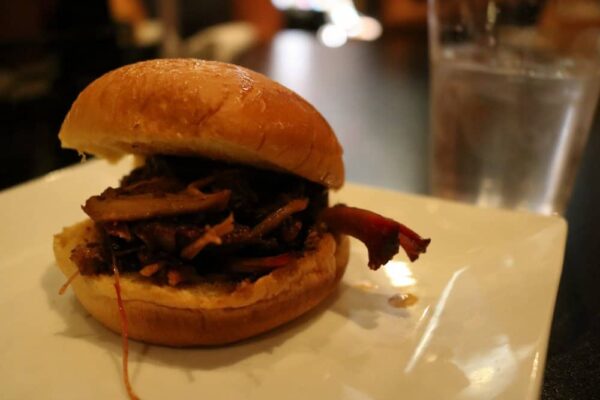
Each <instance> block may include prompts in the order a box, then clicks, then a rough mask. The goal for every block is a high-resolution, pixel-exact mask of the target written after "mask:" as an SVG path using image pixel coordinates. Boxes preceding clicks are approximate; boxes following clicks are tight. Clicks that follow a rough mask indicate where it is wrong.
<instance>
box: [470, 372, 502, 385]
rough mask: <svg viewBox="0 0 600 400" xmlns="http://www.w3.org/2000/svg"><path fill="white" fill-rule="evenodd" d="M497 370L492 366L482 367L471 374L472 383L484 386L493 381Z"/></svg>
mask: <svg viewBox="0 0 600 400" xmlns="http://www.w3.org/2000/svg"><path fill="white" fill-rule="evenodd" d="M495 372H496V371H495V370H494V368H492V367H482V368H479V369H476V370H475V371H473V372H471V373H470V374H469V380H470V381H471V385H474V386H484V385H486V384H487V383H489V382H491V381H492V378H493V377H494V373H495Z"/></svg>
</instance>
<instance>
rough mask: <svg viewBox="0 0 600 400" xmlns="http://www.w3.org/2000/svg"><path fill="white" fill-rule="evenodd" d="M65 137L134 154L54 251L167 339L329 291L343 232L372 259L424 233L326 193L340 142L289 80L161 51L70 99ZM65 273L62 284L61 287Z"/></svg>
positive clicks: (85, 296) (94, 311)
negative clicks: (116, 180) (130, 166)
mask: <svg viewBox="0 0 600 400" xmlns="http://www.w3.org/2000/svg"><path fill="white" fill-rule="evenodd" d="M59 138H60V141H61V144H62V146H63V147H65V148H69V149H75V150H77V151H78V152H80V153H82V154H91V155H94V156H97V157H101V158H105V159H108V160H116V159H119V158H120V157H122V156H124V155H128V154H133V155H135V159H136V165H135V167H134V168H133V169H132V171H131V172H130V173H129V174H127V175H126V176H124V177H123V178H122V179H121V180H120V183H119V185H118V186H115V187H109V188H106V189H105V190H104V191H103V192H101V193H96V194H94V195H92V196H91V197H89V198H88V199H87V200H86V201H85V203H84V204H83V207H82V208H83V211H84V212H85V213H86V214H87V216H88V217H89V218H87V219H86V220H85V221H83V222H80V223H78V224H76V225H74V226H70V227H67V228H64V230H63V231H62V232H61V233H58V234H57V235H56V236H55V237H54V252H55V256H56V260H57V265H58V267H59V268H60V270H61V271H62V272H63V273H64V275H65V276H66V277H67V278H69V279H68V284H69V285H70V287H71V288H72V289H73V291H74V293H75V295H76V297H77V299H78V300H79V302H80V303H81V304H82V305H83V307H84V308H85V309H86V310H87V311H88V312H89V313H90V314H91V315H92V316H93V317H94V318H95V319H97V320H98V321H100V322H101V323H102V324H103V325H105V326H106V327H107V328H109V329H111V330H113V331H115V332H117V333H120V334H122V335H123V337H124V340H126V339H127V338H133V339H136V340H140V341H143V342H147V343H153V344H159V345H167V346H178V347H180V346H198V345H223V344H227V343H232V342H236V341H239V340H242V339H246V338H249V337H252V336H255V335H258V334H260V333H262V332H265V331H268V330H271V329H273V328H275V327H277V326H280V325H282V324H284V323H286V322H288V321H290V320H292V319H294V318H296V317H298V316H300V315H302V314H304V313H306V312H307V311H309V310H311V309H312V308H314V307H315V306H316V305H318V304H319V303H321V302H322V301H323V300H324V299H325V298H327V297H328V296H329V295H330V294H331V293H332V292H333V291H334V290H335V288H336V286H337V285H338V283H339V281H340V279H341V278H342V276H343V274H344V271H345V268H346V265H347V263H348V257H349V241H348V235H350V236H354V237H356V238H358V239H359V240H361V241H362V242H363V243H365V245H366V246H367V248H368V252H369V263H368V266H369V267H370V268H372V269H377V268H378V267H379V266H381V265H383V264H385V263H386V262H387V261H388V260H390V259H391V258H392V257H393V256H394V255H395V254H396V253H397V252H398V250H399V248H400V247H402V248H403V249H404V250H405V251H406V253H407V255H408V257H409V258H410V259H411V260H415V259H416V258H417V257H418V256H419V254H421V253H424V252H425V251H426V249H427V246H428V244H429V239H423V238H421V237H420V236H419V235H418V234H416V233H415V232H413V231H412V230H410V229H409V228H407V227H406V226H404V225H402V224H400V223H398V222H396V221H393V220H391V219H388V218H385V217H383V216H380V215H377V214H375V213H373V212H370V211H367V210H362V209H358V208H354V207H351V206H346V205H342V204H337V205H332V204H329V199H328V191H329V190H335V189H339V188H340V187H341V186H342V185H343V183H344V165H343V161H342V148H341V146H340V144H339V142H338V140H337V138H336V136H335V134H334V132H333V131H332V129H331V127H330V126H329V125H328V123H327V122H326V121H325V119H324V118H323V117H322V116H321V115H320V114H319V112H318V111H317V110H316V109H315V108H314V107H313V106H311V105H310V104H309V103H308V102H306V101H305V100H304V99H302V98H301V97H300V96H298V95H297V94H295V93H294V92H292V91H291V90H289V89H287V88H285V87H283V86H281V85H280V84H278V83H276V82H274V81H272V80H270V79H268V78H267V77H265V76H263V75H261V74H258V73H256V72H253V71H250V70H248V69H245V68H242V67H239V66H236V65H231V64H226V63H220V62H211V61H202V60H192V59H162V60H151V61H145V62H140V63H136V64H132V65H128V66H124V67H121V68H119V69H116V70H114V71H111V72H109V73H107V74H105V75H103V76H102V77H100V78H99V79H97V80H96V81H94V82H93V83H91V84H90V85H89V86H88V87H87V88H86V89H85V90H83V92H81V94H80V95H79V96H78V98H77V99H76V101H75V102H74V103H73V105H72V107H71V109H70V111H69V112H68V114H67V116H66V118H65V120H64V122H63V124H62V127H61V130H60V133H59ZM65 287H66V286H65Z"/></svg>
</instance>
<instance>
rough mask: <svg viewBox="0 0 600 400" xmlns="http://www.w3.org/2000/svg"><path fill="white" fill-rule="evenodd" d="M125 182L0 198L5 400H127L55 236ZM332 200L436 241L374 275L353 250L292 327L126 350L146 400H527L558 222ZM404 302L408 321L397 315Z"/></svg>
mask: <svg viewBox="0 0 600 400" xmlns="http://www.w3.org/2000/svg"><path fill="white" fill-rule="evenodd" d="M128 169H129V164H128V163H127V162H126V161H123V162H121V163H119V164H117V165H115V166H109V165H108V164H106V163H104V162H98V161H94V162H89V163H86V164H85V165H81V166H76V167H72V168H69V169H65V170H62V171H58V172H56V173H52V174H50V175H48V176H46V177H44V178H42V179H39V180H36V181H33V182H30V183H27V184H24V185H21V186H19V187H16V188H14V189H11V190H8V191H5V192H2V193H1V194H0V210H1V215H2V219H1V220H2V224H1V225H0V247H1V251H0V271H1V277H2V280H1V282H2V284H1V285H2V287H1V290H0V320H1V321H2V328H0V357H1V359H2V362H1V363H0V387H2V395H1V396H2V398H4V399H33V398H54V399H116V398H125V397H126V394H125V391H124V389H123V386H122V380H121V365H120V360H121V340H120V337H119V336H118V335H115V334H113V333H111V332H109V331H107V330H106V329H104V328H103V327H102V326H101V325H99V324H98V323H96V322H95V321H94V320H93V319H91V318H90V317H89V316H88V315H87V314H86V312H85V311H84V310H83V309H82V308H81V307H80V306H79V304H78V303H77V302H76V300H75V298H74V296H73V295H72V293H70V292H68V293H67V294H66V295H64V296H59V295H58V294H57V292H58V289H59V288H60V286H61V285H62V284H63V283H64V280H65V279H64V278H63V276H62V274H61V273H60V272H59V271H58V269H57V268H56V266H55V263H54V258H53V255H52V250H51V243H52V235H53V234H54V233H56V232H58V231H60V229H61V228H62V227H63V226H65V225H70V224H71V223H74V222H76V221H78V220H80V219H82V218H83V217H84V215H83V213H82V211H81V210H80V207H79V206H80V204H82V203H83V202H84V200H85V199H86V198H87V197H88V196H90V195H92V194H95V193H98V192H99V191H101V190H102V189H104V188H105V187H106V186H108V185H114V184H116V182H117V181H118V178H119V177H120V176H121V175H122V174H123V173H124V172H125V171H127V170H128ZM333 197H334V200H335V201H339V202H344V203H347V204H351V205H355V206H357V207H365V208H369V209H371V210H374V211H377V212H379V213H382V214H384V215H387V216H390V217H392V218H395V219H397V220H398V221H401V222H403V223H405V224H406V225H408V226H410V227H412V228H414V229H415V230H416V231H417V232H419V233H421V234H423V235H426V236H429V237H431V238H432V244H431V246H430V250H429V252H428V253H427V254H426V255H424V256H422V257H421V259H420V260H419V261H418V262H417V263H415V264H409V263H407V262H406V259H405V257H403V255H401V256H398V258H397V259H396V260H394V261H392V262H390V263H389V264H388V265H386V266H385V267H383V268H382V269H380V270H379V271H377V272H373V271H370V270H369V269H368V268H367V265H366V264H367V257H366V251H365V249H364V248H363V246H362V245H361V244H360V243H358V242H353V247H352V253H351V261H350V265H349V267H348V271H347V274H346V276H345V277H344V280H343V283H342V285H341V287H340V290H339V291H338V293H337V294H336V295H335V296H334V297H333V298H332V299H330V300H328V301H326V304H323V305H322V306H320V307H318V309H316V310H314V311H313V312H311V313H309V314H308V315H306V316H304V317H302V318H300V319H299V320H297V321H294V322H292V323H291V324H288V325H286V326H285V327H283V328H281V329H278V330H276V331H274V332H271V333H268V334H266V335H263V336H261V337H258V338H256V339H253V340H249V341H246V342H243V343H240V344H236V345H233V346H227V347H221V348H208V349H206V348H200V349H187V350H181V349H171V348H164V347H157V346H148V345H144V344H140V343H135V342H131V345H130V372H131V379H132V383H133V387H134V389H135V390H136V392H137V393H138V394H139V395H140V396H141V397H142V398H143V399H166V398H172V399H180V398H205V399H211V400H217V399H241V398H244V399H284V398H285V399H303V400H304V399H311V398H312V399H317V398H318V399H398V398H406V399H416V398H419V399H442V398H443V399H491V398H495V399H498V398H502V399H534V398H537V397H538V396H539V391H540V384H541V379H542V372H543V370H544V361H545V354H546V346H547V342H548V334H549V327H550V322H551V318H552V311H553V306H554V300H555V296H556V290H557V285H558V281H559V277H560V272H561V266H562V260H563V252H564V245H565V237H566V224H565V222H564V221H563V220H562V219H560V218H548V217H540V216H535V215H531V214H526V213H513V212H507V211H494V210H484V209H478V208H473V207H469V206H465V205H459V204H453V203H448V202H444V201H440V200H436V199H430V198H426V197H416V196H408V195H404V194H400V193H395V192H391V191H383V190H379V189H373V188H367V187H361V186H355V185H351V184H349V185H347V186H346V187H345V188H344V189H343V190H342V191H340V192H339V193H336V194H334V196H333ZM398 293H403V294H405V293H410V294H413V295H415V296H417V298H418V301H417V303H416V304H415V305H413V306H411V307H408V308H394V307H392V306H391V305H390V304H389V303H388V299H389V298H390V297H392V296H393V295H395V294H398Z"/></svg>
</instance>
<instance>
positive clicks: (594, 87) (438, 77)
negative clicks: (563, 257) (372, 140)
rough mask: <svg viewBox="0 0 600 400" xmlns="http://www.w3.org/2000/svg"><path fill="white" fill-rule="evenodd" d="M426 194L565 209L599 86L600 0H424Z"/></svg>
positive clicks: (508, 205)
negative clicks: (426, 38)
mask: <svg viewBox="0 0 600 400" xmlns="http://www.w3.org/2000/svg"><path fill="white" fill-rule="evenodd" d="M429 41H430V43H429V46H430V59H431V78H432V81H431V82H432V85H431V110H430V118H431V121H430V126H431V154H430V157H431V163H430V167H431V169H430V189H431V192H432V194H433V195H436V196H439V197H445V198H451V199H455V200H459V201H465V202H470V203H475V204H478V205H482V206H493V207H503V208H512V209H527V210H530V211H534V212H539V213H543V214H552V213H563V212H564V210H565V208H566V205H567V203H568V199H569V196H570V193H571V190H572V186H573V182H574V180H575V175H576V171H577V168H578V164H579V159H580V157H581V154H582V151H583V149H584V147H585V143H586V140H587V137H588V134H589V130H590V126H591V123H592V120H593V117H594V112H595V109H596V102H597V99H598V91H599V89H600V0H594V1H592V0H564V1H557V0H495V1H491V0H429Z"/></svg>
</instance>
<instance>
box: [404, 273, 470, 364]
mask: <svg viewBox="0 0 600 400" xmlns="http://www.w3.org/2000/svg"><path fill="white" fill-rule="evenodd" d="M466 269H467V267H462V268H461V269H459V270H458V271H456V272H454V274H452V277H451V278H450V280H449V281H448V283H447V284H446V287H445V288H444V290H443V291H442V294H441V295H440V299H439V300H438V302H437V304H436V305H435V308H434V310H433V315H432V316H431V319H430V320H429V323H428V324H427V326H426V327H425V332H423V335H422V336H421V340H420V341H419V344H418V345H417V347H416V348H415V351H414V352H413V354H412V356H411V358H410V360H409V361H408V364H407V365H406V368H404V373H405V374H408V373H410V372H411V371H412V370H413V368H414V367H415V365H417V362H418V361H419V360H420V359H421V356H422V355H423V351H424V350H425V349H426V348H427V346H429V341H430V340H431V338H432V336H433V332H435V330H436V329H437V326H438V323H439V320H440V318H441V316H442V313H443V312H444V311H445V309H446V301H448V297H449V296H450V293H452V289H453V288H454V284H455V283H456V280H457V279H458V278H459V277H460V275H461V274H462V273H463V272H465V270H466Z"/></svg>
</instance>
